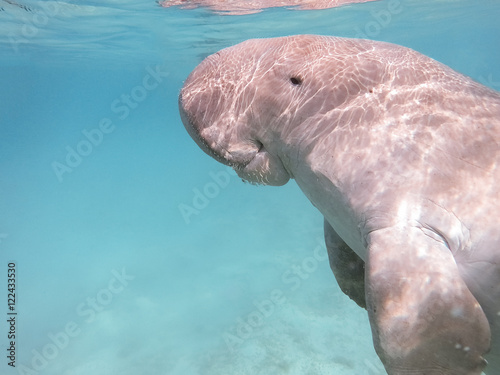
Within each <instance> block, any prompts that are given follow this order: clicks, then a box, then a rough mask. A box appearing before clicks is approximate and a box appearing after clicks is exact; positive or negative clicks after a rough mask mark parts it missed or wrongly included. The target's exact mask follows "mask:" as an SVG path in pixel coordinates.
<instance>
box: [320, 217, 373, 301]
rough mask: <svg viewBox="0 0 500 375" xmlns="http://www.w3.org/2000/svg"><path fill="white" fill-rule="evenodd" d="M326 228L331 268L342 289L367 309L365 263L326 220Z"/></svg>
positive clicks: (326, 241)
mask: <svg viewBox="0 0 500 375" xmlns="http://www.w3.org/2000/svg"><path fill="white" fill-rule="evenodd" d="M324 227H325V243H326V249H327V250H328V259H329V261H330V268H331V269H332V271H333V274H334V275H335V279H337V282H338V284H339V286H340V289H342V291H343V292H344V293H345V294H346V295H347V296H349V298H350V299H352V300H353V301H354V302H356V303H357V304H358V305H359V306H361V307H363V308H366V302H365V262H363V260H362V259H361V258H360V257H359V256H358V255H357V254H356V253H355V252H354V251H352V250H351V248H350V247H349V246H347V244H346V243H345V242H344V241H343V240H342V238H340V236H339V235H338V234H337V232H335V230H334V229H333V228H332V227H331V225H330V224H329V223H328V222H327V221H326V220H325V225H324Z"/></svg>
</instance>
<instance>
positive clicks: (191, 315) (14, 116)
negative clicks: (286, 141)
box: [0, 0, 500, 375]
mask: <svg viewBox="0 0 500 375" xmlns="http://www.w3.org/2000/svg"><path fill="white" fill-rule="evenodd" d="M23 4H26V5H27V6H29V7H30V8H31V12H26V11H24V10H22V9H20V8H18V7H15V6H12V5H9V4H7V3H3V2H2V3H0V7H2V8H3V11H0V51H1V54H0V67H1V70H0V88H1V90H0V288H1V289H0V348H1V353H3V354H2V355H1V356H0V373H1V374H23V373H26V374H51V375H59V374H68V375H80V374H82V375H83V374H93V375H112V374H120V375H131V374H134V375H135V374H153V375H155V374H168V375H177V374H179V375H198V374H200V375H201V374H203V375H225V374H231V375H236V374H245V375H246V374H248V375H260V374H262V375H267V374H297V375H308V374H311V375H316V374H318V375H322V374H341V375H342V374H356V375H365V374H366V375H377V374H383V373H384V372H383V370H382V367H381V365H380V362H379V360H378V358H377V357H376V354H375V352H374V350H373V348H372V345H371V335H370V328H369V324H368V320H367V316H366V313H365V312H364V311H363V310H361V309H359V308H358V307H357V306H356V305H355V304H354V303H353V302H352V301H350V300H349V299H348V298H347V297H346V296H344V295H343V294H342V293H341V292H340V291H339V289H338V286H337V285H336V282H335V280H334V278H333V275H332V274H331V272H330V270H329V267H328V262H327V261H326V260H325V258H324V254H325V253H324V252H325V251H326V250H325V249H324V247H323V245H322V218H321V216H320V215H319V213H317V212H316V210H315V209H314V207H312V205H311V204H310V203H309V202H308V201H307V200H306V198H305V197H304V196H303V195H302V193H301V192H300V191H299V189H298V188H297V187H296V185H295V184H294V183H293V182H291V183H289V184H288V185H286V186H284V187H280V188H273V187H255V186H251V185H248V184H244V183H242V182H241V181H240V180H239V179H238V178H237V177H235V176H234V175H233V174H229V173H228V171H227V169H226V168H224V167H223V166H221V165H219V164H217V163H216V162H215V161H213V160H211V159H210V158H209V157H208V156H206V155H205V154H204V153H203V152H202V151H200V150H199V149H198V148H197V146H196V145H195V143H194V142H193V141H192V140H191V139H190V138H189V136H188V135H187V133H186V131H185V130H184V128H183V126H182V123H181V121H180V119H179V116H178V111H177V95H178V92H179V90H180V88H181V86H182V82H183V80H184V79H185V78H186V76H187V75H188V74H189V72H190V71H191V70H192V69H193V68H194V67H195V66H196V65H197V64H198V63H199V62H200V61H201V60H202V58H203V57H205V56H207V55H208V54H211V53H213V52H215V51H217V50H219V49H221V48H223V47H226V46H229V45H232V44H235V43H237V42H240V41H243V40H245V39H248V38H255V37H273V36H282V35H291V34H300V33H315V34H325V35H337V36H346V37H357V36H362V34H361V33H364V34H365V35H366V37H369V38H371V39H376V40H384V41H389V42H394V43H398V44H402V45H405V46H408V47H411V48H414V49H416V50H418V51H420V52H422V53H424V54H426V55H429V56H431V57H433V58H435V59H437V60H439V61H441V62H443V63H445V64H447V65H449V66H451V67H453V68H454V69H456V70H458V71H460V72H462V73H465V74H467V75H469V76H471V77H473V78H474V79H476V80H478V81H480V82H482V83H484V84H487V85H489V86H490V87H493V88H494V89H496V90H499V89H500V24H499V21H498V20H499V18H500V2H498V1H481V2H478V1H472V0H468V1H458V0H457V1H436V0H409V1H400V2H399V1H394V0H391V1H377V2H372V3H365V4H357V5H352V6H346V7H341V8H337V9H328V10H318V11H295V10H287V9H270V10H266V11H264V12H262V13H259V14H253V15H246V16H224V15H217V14H214V13H212V12H210V11H208V10H206V9H196V10H179V9H177V8H168V9H166V8H161V7H159V6H158V5H157V4H156V3H154V2H153V1H145V0H144V1H133V0H127V1H120V2H118V1H111V0H107V1H106V0H105V1H101V2H85V1H72V2H70V3H62V2H58V3H56V2H29V3H23ZM42 5H43V6H42ZM394 6H396V8H395V9H397V10H398V11H397V12H394V11H392V13H391V12H390V11H389V10H391V9H392V10H394V9H393V7H394ZM387 15H389V16H387ZM151 71H156V72H159V73H156V75H154V76H153V75H152V73H151ZM148 75H149V78H147V77H148ZM154 77H156V79H155V78H154ZM155 84H156V85H155ZM153 86H155V87H153ZM145 87H147V89H146V88H145ZM127 95H128V96H131V97H132V101H133V97H135V98H136V99H137V98H139V99H140V100H136V101H135V102H134V103H132V104H133V105H126V106H127V107H128V113H126V112H125V111H124V110H122V111H119V110H118V107H119V106H123V105H124V103H125V101H124V100H126V96H127ZM124 98H125V99H124ZM113 103H114V104H113ZM117 103H118V104H117ZM129 103H130V102H129ZM106 119H109V120H110V121H111V125H110V128H109V129H112V131H111V132H109V133H106V134H103V137H102V140H99V142H98V141H96V140H95V139H94V140H95V143H96V145H94V146H93V147H92V149H91V150H90V149H89V148H88V147H87V148H85V144H83V145H82V142H84V143H85V141H86V139H87V138H86V137H85V135H84V133H82V132H84V131H87V132H90V131H92V130H93V129H98V128H99V124H100V122H101V121H103V120H104V121H107V120H106ZM96 139H97V138H96ZM79 145H80V151H82V150H83V151H84V153H86V154H88V155H86V156H83V157H82V158H81V160H76V161H75V160H73V164H72V165H73V167H69V169H71V172H69V170H68V169H67V170H66V172H64V173H61V171H60V172H59V176H58V175H57V173H56V172H55V170H54V165H58V166H59V167H60V166H61V165H63V164H66V158H67V154H68V152H70V151H68V150H71V149H72V150H77V149H78V147H79ZM87 146H88V143H87ZM54 163H56V164H54ZM57 163H60V164H57ZM214 176H218V178H214ZM201 195H203V196H204V198H201ZM189 207H191V208H192V211H189ZM9 261H14V262H15V263H16V267H17V285H16V296H17V299H16V303H17V304H16V309H17V312H18V315H17V317H16V319H17V321H16V336H17V337H16V365H17V368H15V369H12V368H10V367H9V366H8V365H7V362H8V360H7V358H6V355H5V353H7V348H8V346H9V341H10V340H8V339H7V333H8V324H7V265H8V263H9ZM297 267H300V269H301V270H302V271H301V273H300V277H299V275H298V273H297V272H296V270H297V269H298V268H297ZM119 274H124V275H125V277H126V279H125V280H123V276H122V279H121V283H120V278H117V276H116V275H119ZM278 295H279V296H280V298H277V297H276V296H278ZM273 297H274V300H275V302H276V303H272V304H270V302H269V301H271V300H272V299H273ZM278 299H279V302H278V301H277V300H278ZM63 332H64V333H63ZM68 333H71V336H70V335H68ZM19 366H21V367H19ZM23 366H24V367H23ZM23 371H24V372H23ZM29 371H31V372H29Z"/></svg>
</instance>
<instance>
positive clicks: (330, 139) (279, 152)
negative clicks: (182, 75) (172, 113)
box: [179, 35, 500, 375]
mask: <svg viewBox="0 0 500 375" xmlns="http://www.w3.org/2000/svg"><path fill="white" fill-rule="evenodd" d="M179 105H180V113H181V117H182V121H183V123H184V125H185V126H186V129H187V130H188V132H189V133H190V135H191V136H192V137H193V138H194V139H195V141H196V142H197V143H198V145H199V146H200V147H201V148H202V149H203V150H204V151H205V152H207V153H208V154H209V155H211V156H212V157H214V158H216V159H217V160H219V161H220V162H222V163H224V164H227V165H230V166H232V167H233V168H234V169H235V170H236V172H237V173H238V175H239V176H240V177H242V178H243V179H245V180H247V181H250V182H253V183H261V184H269V185H282V184H285V183H286V182H287V181H288V180H289V179H290V178H293V179H295V180H296V181H297V183H298V185H299V187H300V188H301V189H302V191H303V192H304V193H305V194H306V195H307V197H308V198H309V199H310V201H311V202H312V203H313V204H314V205H315V206H316V207H317V208H318V209H319V210H320V211H321V213H322V214H323V215H324V217H325V238H326V243H327V248H328V253H329V257H330V264H331V267H332V269H333V271H334V274H335V276H336V278H337V280H338V283H339V285H340V287H341V288H342V290H343V291H344V292H345V293H346V294H348V295H349V296H350V297H351V298H353V299H354V300H355V301H356V302H357V303H358V304H359V305H361V306H366V308H367V311H368V315H369V318H370V323H371V327H372V333H373V341H374V345H375V349H376V350H377V353H378V354H379V356H380V358H381V360H382V362H383V363H384V365H385V367H386V370H387V372H388V374H391V375H392V374H398V375H399V374H405V375H406V374H415V375H423V374H425V375H438V374H439V375H472V374H480V373H481V370H483V369H484V371H485V372H486V373H487V374H488V375H490V374H493V375H495V374H500V229H499V224H500V95H499V94H498V93H497V92H494V91H492V90H490V89H488V88H486V87H484V86H481V85H480V84H478V83H476V82H474V81H473V80H471V79H469V78H467V77H465V76H463V75H461V74H459V73H457V72H455V71H453V70H452V69H450V68H448V67H446V66H444V65H442V64H440V63H438V62H436V61H434V60H432V59H430V58H428V57H426V56H423V55H421V54H419V53H417V52H415V51H413V50H410V49H408V48H404V47H400V46H396V45H392V44H388V43H380V42H374V41H368V40H355V39H342V38H330V37H320V36H308V35H304V36H294V37H285V38H276V39H264V40H249V41H246V42H244V43H241V44H239V45H236V46H234V47H230V48H227V49H224V50H222V51H220V52H218V53H216V54H214V55H212V56H209V57H208V58H207V59H205V60H204V61H203V62H202V63H201V64H200V65H199V66H198V67H197V68H196V69H195V70H194V71H193V72H192V73H191V75H190V76H189V77H188V79H187V80H186V82H185V85H184V87H183V88H182V91H181V94H180V97H179ZM485 359H486V360H487V361H488V366H486V360H485ZM485 366H486V367H485Z"/></svg>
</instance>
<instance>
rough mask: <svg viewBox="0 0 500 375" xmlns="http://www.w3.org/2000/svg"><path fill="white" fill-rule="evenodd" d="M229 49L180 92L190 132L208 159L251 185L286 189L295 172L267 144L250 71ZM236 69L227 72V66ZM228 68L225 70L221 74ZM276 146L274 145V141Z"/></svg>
mask: <svg viewBox="0 0 500 375" xmlns="http://www.w3.org/2000/svg"><path fill="white" fill-rule="evenodd" d="M231 56H232V55H231V54H230V53H229V52H228V51H221V52H218V53H216V54H214V55H211V56H209V57H207V58H206V59H205V60H204V61H203V62H202V63H201V64H200V65H199V66H198V67H196V69H195V70H193V72H192V73H191V74H190V75H189V76H188V78H187V79H186V82H185V83H184V86H183V88H182V89H181V92H180V94H179V113H180V117H181V120H182V123H183V124H184V127H185V128H186V130H187V132H188V133H189V135H190V136H191V138H193V140H194V141H195V142H196V143H197V144H198V146H199V147H200V148H201V149H202V150H203V151H204V152H205V153H207V154H208V155H210V156H211V157H213V158H214V159H216V160H217V161H219V162H221V163H223V164H225V165H229V166H231V167H232V168H234V170H235V171H236V173H238V175H239V176H240V177H241V178H242V179H243V180H245V181H248V182H251V183H257V184H265V185H275V186H279V185H284V184H285V183H286V182H288V180H289V179H290V173H289V172H288V171H287V170H286V168H285V167H284V165H283V163H282V161H281V159H280V158H279V157H278V156H277V155H276V153H271V152H270V150H268V149H267V148H266V145H265V143H266V142H264V139H262V138H261V137H264V138H265V134H264V133H265V131H264V132H262V131H260V130H259V126H258V125H257V123H256V121H253V120H254V118H255V117H258V116H255V111H257V112H258V111H259V105H258V104H257V103H255V102H254V101H253V98H254V95H255V94H254V92H253V91H252V90H250V89H249V88H248V85H245V84H242V82H245V74H246V72H245V71H244V70H241V69H238V68H237V67H238V65H239V64H238V62H235V61H232V59H231ZM230 64H231V65H234V66H235V67H236V68H235V69H232V70H231V74H229V73H227V66H228V65H230ZM221 70H225V72H224V73H223V72H221ZM269 144H270V143H269Z"/></svg>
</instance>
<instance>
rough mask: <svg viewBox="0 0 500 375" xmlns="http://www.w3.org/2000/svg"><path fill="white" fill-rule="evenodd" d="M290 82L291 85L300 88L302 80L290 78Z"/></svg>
mask: <svg viewBox="0 0 500 375" xmlns="http://www.w3.org/2000/svg"><path fill="white" fill-rule="evenodd" d="M290 82H291V83H292V85H295V86H300V85H301V84H302V79H301V78H299V77H291V78H290Z"/></svg>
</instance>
